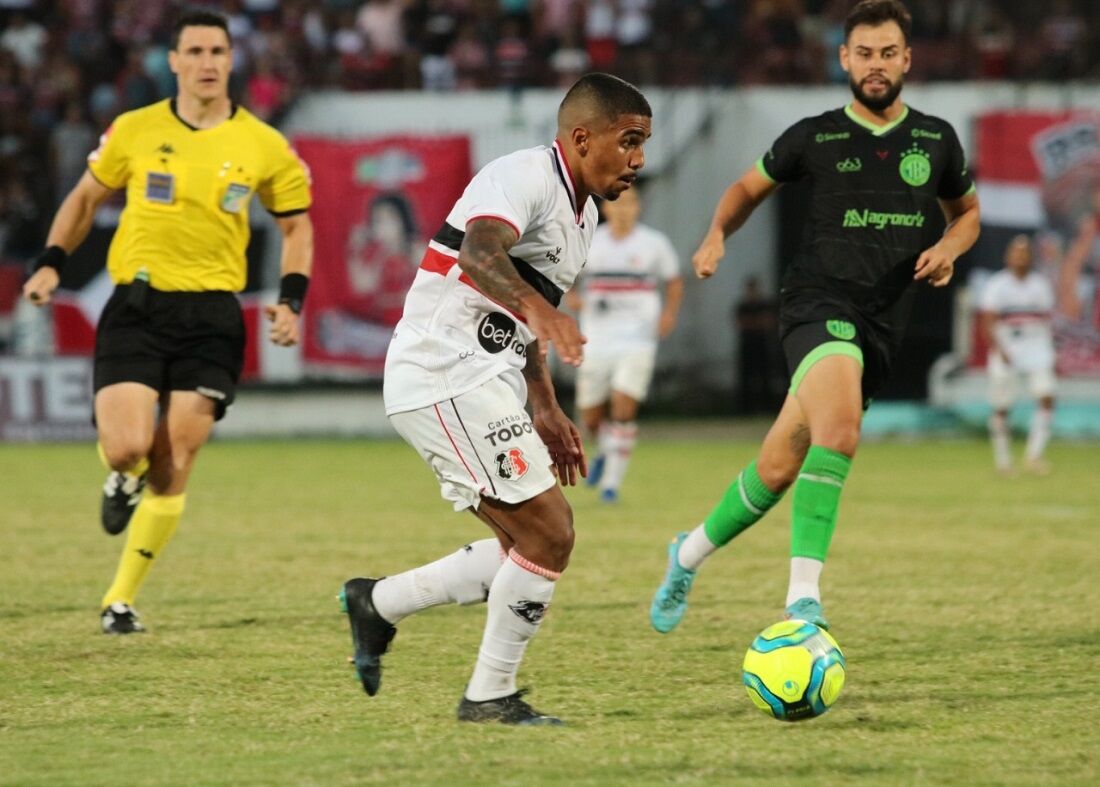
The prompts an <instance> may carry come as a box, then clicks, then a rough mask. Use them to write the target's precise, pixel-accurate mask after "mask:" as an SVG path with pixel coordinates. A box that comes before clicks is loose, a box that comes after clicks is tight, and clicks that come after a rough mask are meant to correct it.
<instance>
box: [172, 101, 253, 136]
mask: <svg viewBox="0 0 1100 787" xmlns="http://www.w3.org/2000/svg"><path fill="white" fill-rule="evenodd" d="M168 108H169V109H171V110H172V115H173V116H174V117H175V118H176V120H178V121H179V122H180V123H182V124H183V125H185V126H187V127H188V128H189V129H191V130H192V131H204V130H205V131H209V130H210V129H201V128H199V127H198V126H192V125H191V124H190V123H188V122H187V121H186V120H184V119H183V118H182V117H180V113H179V110H177V109H176V99H174V98H170V99H168ZM236 116H237V102H236V101H230V102H229V117H228V118H226V120H232V119H233V118H235V117H236ZM218 125H221V124H220V123H219V124H218ZM217 127H218V126H214V128H217Z"/></svg>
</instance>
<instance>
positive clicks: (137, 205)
mask: <svg viewBox="0 0 1100 787" xmlns="http://www.w3.org/2000/svg"><path fill="white" fill-rule="evenodd" d="M88 169H89V170H90V171H91V173H92V176H93V177H95V179H96V180H98V181H99V182H100V183H102V184H103V185H104V186H107V187H108V188H112V189H121V188H125V189H126V208H125V209H124V210H123V211H122V217H121V218H120V219H119V224H118V231H117V232H115V236H114V238H113V239H112V241H111V250H110V252H109V253H108V255H107V270H108V272H109V273H110V275H111V278H112V279H113V280H114V281H115V282H117V283H123V284H124V283H126V282H129V281H132V280H133V278H134V276H135V274H136V273H137V272H138V270H140V269H141V268H146V269H147V270H148V271H149V283H150V284H151V285H152V286H153V287H155V288H156V289H158V290H186V291H202V290H231V291H233V292H239V291H240V290H242V289H243V288H244V285H245V277H246V262H245V248H246V247H247V246H248V237H249V228H248V205H249V203H250V202H251V200H252V195H253V194H258V195H259V197H260V201H261V202H262V203H263V205H264V207H265V208H267V209H268V210H269V211H270V212H271V213H273V214H275V215H276V216H280V215H287V214H293V213H298V212H301V211H303V210H306V209H307V208H309V206H310V202H311V198H310V193H309V172H308V170H307V169H306V166H305V165H304V164H303V163H302V162H301V160H300V159H299V158H298V156H297V155H296V154H295V153H294V151H293V150H292V149H291V147H290V144H289V143H288V142H287V141H286V139H285V138H284V137H283V135H282V134H280V133H279V132H278V131H276V130H275V129H273V128H272V127H271V126H269V125H267V124H266V123H264V122H262V121H261V120H259V119H258V118H256V117H255V116H254V115H253V114H252V113H250V112H248V111H247V110H245V109H243V108H241V107H237V108H236V110H235V112H234V113H233V116H232V117H231V118H229V119H228V120H226V121H225V122H223V123H220V124H219V125H217V126H215V127H214V128H209V129H196V128H193V127H192V126H190V125H188V124H187V123H185V122H184V121H183V120H182V119H180V117H179V116H178V115H177V114H176V112H175V104H174V102H173V101H172V100H169V99H165V100H164V101H161V102H158V103H156V104H151V105H150V106H147V107H143V108H141V109H136V110H134V111H132V112H126V113H125V114H123V115H119V116H118V117H117V118H116V119H115V122H114V123H113V124H112V125H111V127H110V128H109V129H107V131H106V132H105V133H104V134H103V137H102V138H101V139H100V144H99V148H97V149H96V150H95V151H93V152H92V153H91V154H90V155H89V156H88Z"/></svg>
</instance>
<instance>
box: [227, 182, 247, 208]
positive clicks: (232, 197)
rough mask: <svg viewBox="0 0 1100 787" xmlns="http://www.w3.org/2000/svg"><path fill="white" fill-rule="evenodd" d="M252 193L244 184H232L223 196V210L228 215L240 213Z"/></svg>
mask: <svg viewBox="0 0 1100 787" xmlns="http://www.w3.org/2000/svg"><path fill="white" fill-rule="evenodd" d="M250 191H251V189H249V188H248V186H246V185H244V184H243V183H230V184H229V186H228V187H226V189H225V194H223V195H222V210H224V211H225V212H226V213H240V212H241V208H242V207H243V206H244V201H245V199H246V198H247V197H248V194H249V192H250Z"/></svg>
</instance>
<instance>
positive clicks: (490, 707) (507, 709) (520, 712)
mask: <svg viewBox="0 0 1100 787" xmlns="http://www.w3.org/2000/svg"><path fill="white" fill-rule="evenodd" d="M526 693H527V689H520V690H519V691H517V692H516V693H515V694H509V695H508V696H507V697H500V698H499V699H495V700H485V701H484V702H474V701H473V700H468V699H466V697H463V698H462V701H461V702H459V703H458V720H459V721H473V722H477V723H479V724H484V723H485V722H492V721H495V722H499V723H501V724H519V725H523V726H527V727H535V726H547V727H557V726H560V725H562V724H564V723H565V722H563V721H562V720H561V719H559V718H558V717H557V716H547V715H546V714H545V713H539V712H538V711H537V710H535V709H534V708H532V707H531V706H530V705H528V704H527V703H526V702H524V701H523V699H522V698H523V695H524V694H526Z"/></svg>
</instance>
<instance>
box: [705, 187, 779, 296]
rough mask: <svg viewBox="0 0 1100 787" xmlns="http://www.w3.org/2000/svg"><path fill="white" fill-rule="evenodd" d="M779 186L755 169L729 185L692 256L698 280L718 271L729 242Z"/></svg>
mask: <svg viewBox="0 0 1100 787" xmlns="http://www.w3.org/2000/svg"><path fill="white" fill-rule="evenodd" d="M777 185H778V184H776V182H775V181H773V180H770V179H769V178H767V177H765V175H764V174H763V173H762V172H760V171H759V170H758V169H757V168H756V167H753V168H752V169H750V170H749V171H748V172H746V173H745V174H744V175H742V176H741V177H740V179H739V180H737V181H735V182H733V183H731V184H730V186H729V188H727V189H726V190H725V192H724V193H723V194H722V198H721V199H719V200H718V206H717V207H716V208H715V209H714V217H713V218H712V219H711V221H710V227H709V228H708V229H707V234H706V235H704V236H703V241H702V243H700V244H699V248H698V249H697V250H696V252H695V254H694V255H692V258H691V265H692V267H693V268H695V275H696V276H698V277H699V278H700V279H706V278H708V277H710V276H711V275H713V273H714V272H715V271H716V270H718V263H719V261H721V259H722V255H723V254H725V253H726V238H728V237H729V236H730V235H732V234H733V233H734V232H736V231H737V230H739V229H740V228H741V225H743V224H744V223H745V222H746V221H748V219H749V216H751V215H752V212H753V211H754V210H756V206H757V205H759V204H760V203H761V202H763V201H764V200H765V199H767V197H768V195H769V194H771V193H772V192H773V191H775V189H776V187H777Z"/></svg>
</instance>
